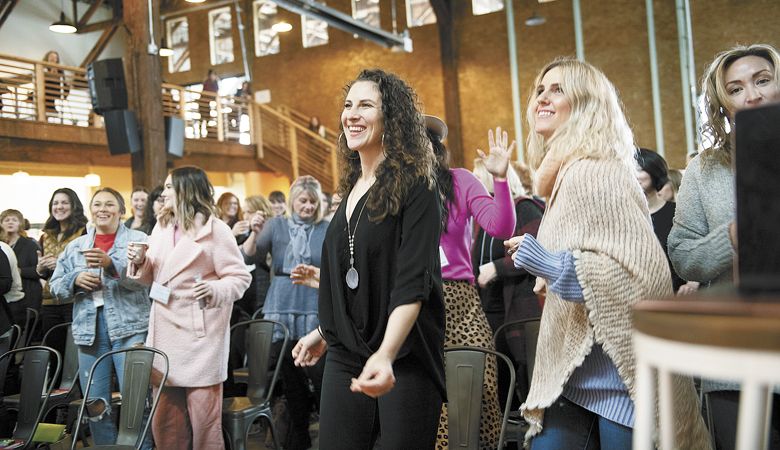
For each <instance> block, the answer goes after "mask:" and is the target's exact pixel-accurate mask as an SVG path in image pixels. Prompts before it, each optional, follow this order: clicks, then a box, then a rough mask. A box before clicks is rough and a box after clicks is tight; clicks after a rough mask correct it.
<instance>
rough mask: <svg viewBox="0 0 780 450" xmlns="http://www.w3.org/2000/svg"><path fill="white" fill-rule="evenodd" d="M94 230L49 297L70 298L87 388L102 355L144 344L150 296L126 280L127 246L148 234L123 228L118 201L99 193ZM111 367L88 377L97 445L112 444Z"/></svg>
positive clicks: (117, 363)
mask: <svg viewBox="0 0 780 450" xmlns="http://www.w3.org/2000/svg"><path fill="white" fill-rule="evenodd" d="M90 212H91V214H92V226H90V227H89V228H88V230H87V234H85V235H84V236H81V237H79V238H78V239H76V240H74V241H73V242H71V243H70V244H68V246H67V247H66V248H65V251H64V252H63V253H62V254H61V255H60V257H59V260H58V261H57V269H56V270H55V271H54V275H52V278H51V291H52V294H53V295H54V296H55V297H57V298H58V299H61V300H66V299H73V304H74V306H73V325H72V329H73V338H74V340H75V342H76V345H77V346H78V351H79V380H80V381H81V388H82V390H84V389H86V385H85V384H86V382H87V377H88V376H89V370H90V368H91V367H92V365H93V364H94V362H95V360H96V359H97V358H99V357H100V356H101V355H103V354H105V353H107V352H109V351H111V350H117V349H120V348H126V347H130V346H133V345H135V344H143V342H144V340H145V339H146V331H147V329H148V327H149V309H150V303H149V296H148V290H147V288H146V287H145V286H143V285H141V284H139V283H137V282H135V281H133V280H131V279H129V278H126V267H127V244H128V243H129V242H139V241H141V242H145V241H146V239H147V236H146V234H144V233H143V232H140V231H136V230H130V229H128V228H127V227H125V226H124V225H122V223H121V218H122V215H123V214H124V213H125V202H124V199H123V198H122V196H121V195H120V194H119V193H118V192H117V191H115V190H114V189H111V188H102V189H99V190H98V191H97V192H95V194H94V195H93V196H92V200H91V201H90ZM113 363H114V370H115V371H116V374H117V379H118V381H119V385H120V387H121V385H122V384H123V382H124V380H123V375H124V354H118V355H115V356H114V357H113ZM110 399H111V365H110V364H101V365H100V367H98V369H97V370H96V371H95V375H94V376H93V378H92V390H91V392H90V399H89V400H92V401H94V406H95V408H94V409H95V410H97V417H93V418H92V421H91V422H90V424H89V425H90V430H91V431H92V436H93V438H94V440H95V444H100V445H105V444H113V443H114V442H115V441H116V435H117V431H116V427H115V426H114V424H113V421H112V419H111V403H110Z"/></svg>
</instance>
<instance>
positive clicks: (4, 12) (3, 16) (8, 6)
mask: <svg viewBox="0 0 780 450" xmlns="http://www.w3.org/2000/svg"><path fill="white" fill-rule="evenodd" d="M17 3H19V0H7V1H4V2H3V4H2V5H0V28H1V27H2V26H3V24H4V23H5V21H6V20H8V16H10V15H11V11H13V10H14V7H16V4H17Z"/></svg>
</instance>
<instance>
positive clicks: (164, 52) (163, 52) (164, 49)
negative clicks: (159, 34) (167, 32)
mask: <svg viewBox="0 0 780 450" xmlns="http://www.w3.org/2000/svg"><path fill="white" fill-rule="evenodd" d="M159 55H160V56H162V57H166V58H167V57H168V56H173V49H172V48H170V47H168V44H166V42H165V38H162V42H160V53H159Z"/></svg>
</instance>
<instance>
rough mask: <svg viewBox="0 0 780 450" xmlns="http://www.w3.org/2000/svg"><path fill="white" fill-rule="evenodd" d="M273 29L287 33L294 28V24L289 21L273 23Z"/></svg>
mask: <svg viewBox="0 0 780 450" xmlns="http://www.w3.org/2000/svg"><path fill="white" fill-rule="evenodd" d="M271 29H272V30H274V31H276V32H277V33H286V32H288V31H290V30H292V29H293V26H292V25H290V24H289V23H287V22H276V23H275V24H273V25H271Z"/></svg>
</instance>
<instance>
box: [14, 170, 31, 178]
mask: <svg viewBox="0 0 780 450" xmlns="http://www.w3.org/2000/svg"><path fill="white" fill-rule="evenodd" d="M11 176H12V177H14V178H16V179H24V178H29V177H30V174H29V173H27V172H25V171H24V170H21V169H19V170H17V171H16V172H14V173H13V174H11Z"/></svg>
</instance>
